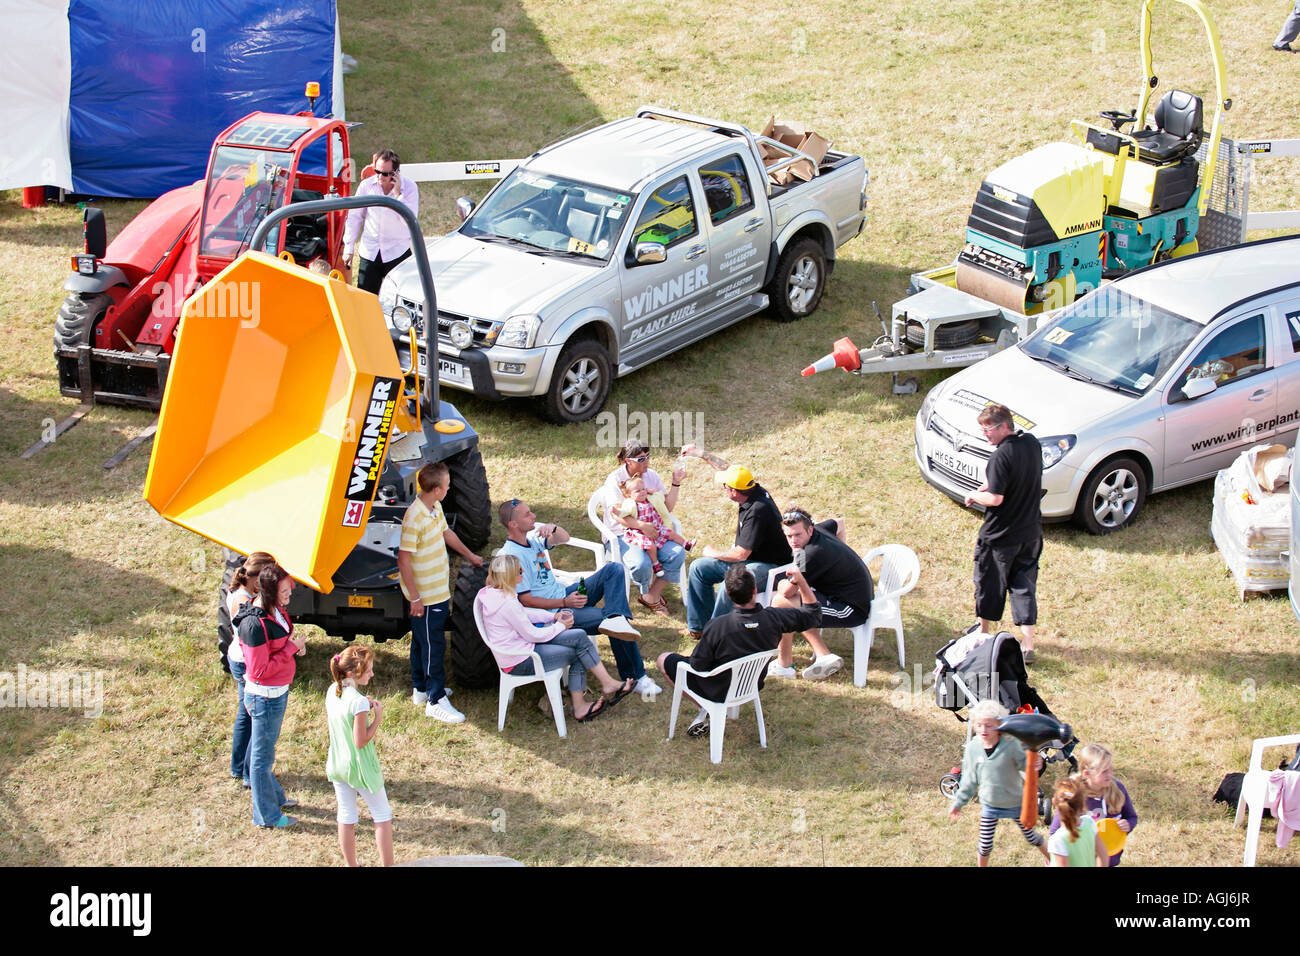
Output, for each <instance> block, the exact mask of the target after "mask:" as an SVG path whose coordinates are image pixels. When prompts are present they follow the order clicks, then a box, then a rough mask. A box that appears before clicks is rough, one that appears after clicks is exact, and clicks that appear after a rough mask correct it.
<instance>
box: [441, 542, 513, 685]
mask: <svg viewBox="0 0 1300 956" xmlns="http://www.w3.org/2000/svg"><path fill="white" fill-rule="evenodd" d="M486 584H487V568H476V567H474V565H472V564H465V563H462V564H461V566H460V571H459V572H458V573H457V575H456V590H455V592H454V593H453V594H452V596H451V621H450V622H449V625H448V626H449V628H450V630H451V640H450V641H449V646H448V648H447V654H448V656H449V657H450V658H451V670H452V673H453V674H454V675H455V678H456V685H457V686H458V687H465V688H467V689H470V690H475V689H477V690H482V689H484V688H488V687H496V686H497V682H498V681H499V680H500V677H501V671H500V669H499V668H498V667H497V662H496V658H495V657H493V656H492V651H491V650H489V649H488V646H487V645H486V644H484V643H483V638H482V637H480V636H479V633H478V628H477V627H476V626H475V624H474V597H475V596H476V595H477V594H478V592H479V591H481V590H483V587H484V585H486Z"/></svg>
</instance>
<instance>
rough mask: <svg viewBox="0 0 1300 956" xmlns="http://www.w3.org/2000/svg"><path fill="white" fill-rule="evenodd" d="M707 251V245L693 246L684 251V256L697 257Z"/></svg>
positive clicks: (688, 257)
mask: <svg viewBox="0 0 1300 956" xmlns="http://www.w3.org/2000/svg"><path fill="white" fill-rule="evenodd" d="M708 251H709V247H708V246H696V247H695V248H693V249H691V250H690V251H689V252H687V253H686V258H687V259H698V258H699V257H700V256H702V255H704V254H705V253H706V252H708Z"/></svg>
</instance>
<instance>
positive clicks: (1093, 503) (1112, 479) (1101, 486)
mask: <svg viewBox="0 0 1300 956" xmlns="http://www.w3.org/2000/svg"><path fill="white" fill-rule="evenodd" d="M1146 500H1147V473H1146V470H1145V469H1144V468H1143V467H1142V465H1141V464H1140V463H1139V462H1136V461H1134V460H1133V459H1132V458H1128V457H1125V456H1122V455H1121V456H1120V457H1118V458H1111V459H1109V460H1108V461H1103V462H1102V463H1101V464H1100V465H1098V466H1097V467H1096V468H1095V469H1093V472H1092V474H1090V475H1089V476H1088V480H1087V481H1085V482H1084V483H1083V489H1082V490H1081V491H1080V492H1079V501H1078V503H1077V504H1076V505H1075V508H1074V520H1075V523H1076V524H1078V525H1079V527H1081V528H1083V529H1084V530H1085V531H1087V532H1088V533H1089V534H1110V533H1111V532H1112V531H1118V530H1119V529H1120V528H1127V527H1128V526H1129V525H1130V524H1132V523H1133V519H1135V518H1136V517H1137V516H1138V512H1140V511H1141V510H1142V505H1143V503H1144V502H1145V501H1146Z"/></svg>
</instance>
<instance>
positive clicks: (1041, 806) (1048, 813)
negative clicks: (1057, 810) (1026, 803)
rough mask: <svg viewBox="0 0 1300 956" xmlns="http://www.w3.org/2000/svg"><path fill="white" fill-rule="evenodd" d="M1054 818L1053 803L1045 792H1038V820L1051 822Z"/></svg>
mask: <svg viewBox="0 0 1300 956" xmlns="http://www.w3.org/2000/svg"><path fill="white" fill-rule="evenodd" d="M1051 818H1052V801H1051V800H1050V799H1049V798H1048V796H1047V794H1045V793H1043V791H1041V790H1039V791H1038V819H1040V820H1050V819H1051Z"/></svg>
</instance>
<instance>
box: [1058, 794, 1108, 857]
mask: <svg viewBox="0 0 1300 956" xmlns="http://www.w3.org/2000/svg"><path fill="white" fill-rule="evenodd" d="M1052 807H1053V808H1054V809H1055V810H1056V812H1057V813H1058V814H1060V816H1061V828H1060V829H1059V830H1057V831H1056V832H1055V833H1053V834H1052V835H1051V837H1050V838H1049V839H1048V841H1047V852H1048V853H1049V854H1050V857H1051V865H1052V866H1110V851H1109V850H1107V849H1106V844H1105V843H1104V842H1103V841H1102V839H1101V834H1100V833H1098V832H1097V821H1095V820H1094V819H1093V818H1092V817H1090V816H1089V815H1088V814H1086V813H1084V812H1083V807H1084V793H1083V785H1082V784H1081V783H1080V782H1079V781H1078V780H1075V779H1074V778H1073V777H1066V778H1065V779H1064V780H1062V781H1061V782H1060V783H1058V784H1057V785H1056V792H1055V793H1054V794H1052Z"/></svg>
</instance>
